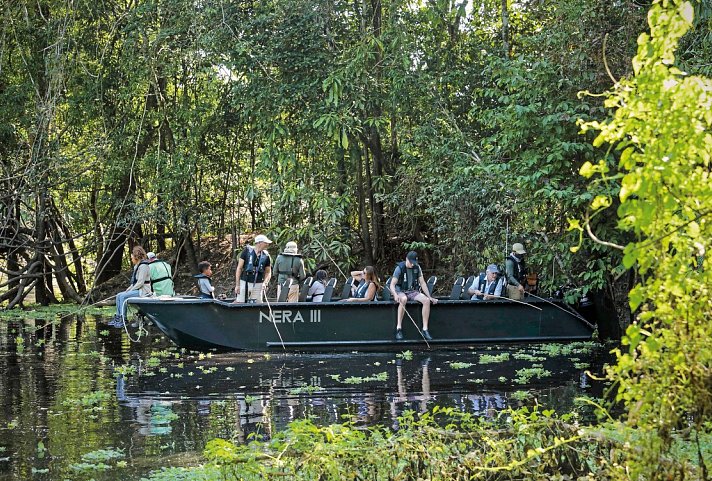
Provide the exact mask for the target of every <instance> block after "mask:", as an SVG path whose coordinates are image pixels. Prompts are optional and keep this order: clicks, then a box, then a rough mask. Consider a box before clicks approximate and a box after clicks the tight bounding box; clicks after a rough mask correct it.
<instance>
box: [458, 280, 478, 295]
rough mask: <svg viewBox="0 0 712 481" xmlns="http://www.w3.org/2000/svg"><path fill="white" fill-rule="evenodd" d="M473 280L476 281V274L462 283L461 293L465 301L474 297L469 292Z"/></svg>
mask: <svg viewBox="0 0 712 481" xmlns="http://www.w3.org/2000/svg"><path fill="white" fill-rule="evenodd" d="M473 282H475V276H470V277H468V278H467V280H466V281H465V283H464V284H463V285H462V294H461V295H460V299H462V300H463V301H468V300H470V298H471V297H472V295H471V294H469V293H468V292H467V290H468V289H469V288H470V286H471V285H472V283H473Z"/></svg>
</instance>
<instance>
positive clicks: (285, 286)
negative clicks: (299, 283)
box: [277, 277, 292, 302]
mask: <svg viewBox="0 0 712 481" xmlns="http://www.w3.org/2000/svg"><path fill="white" fill-rule="evenodd" d="M290 287H292V278H291V277H287V278H286V279H285V280H284V282H282V284H281V285H280V287H279V288H280V291H279V297H278V298H277V302H287V296H288V295H289V288H290Z"/></svg>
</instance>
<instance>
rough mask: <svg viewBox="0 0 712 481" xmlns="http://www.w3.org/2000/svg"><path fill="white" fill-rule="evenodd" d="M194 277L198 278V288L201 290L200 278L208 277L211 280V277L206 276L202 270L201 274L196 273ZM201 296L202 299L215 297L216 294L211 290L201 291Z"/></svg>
mask: <svg viewBox="0 0 712 481" xmlns="http://www.w3.org/2000/svg"><path fill="white" fill-rule="evenodd" d="M193 277H195V278H196V279H197V280H198V290H199V291H200V279H207V280H208V282H210V277H209V276H206V275H205V274H203V273H202V272H201V273H200V274H194V275H193ZM200 297H201V299H215V295H213V293H212V292H211V293H210V294H208V293H207V292H203V291H200Z"/></svg>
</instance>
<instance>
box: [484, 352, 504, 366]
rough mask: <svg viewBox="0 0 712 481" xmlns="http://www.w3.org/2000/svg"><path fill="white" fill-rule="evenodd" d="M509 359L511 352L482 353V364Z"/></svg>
mask: <svg viewBox="0 0 712 481" xmlns="http://www.w3.org/2000/svg"><path fill="white" fill-rule="evenodd" d="M505 361H509V353H508V352H503V353H501V354H481V355H480V361H479V363H480V364H496V363H499V362H505Z"/></svg>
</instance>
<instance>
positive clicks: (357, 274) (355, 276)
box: [349, 269, 364, 297]
mask: <svg viewBox="0 0 712 481" xmlns="http://www.w3.org/2000/svg"><path fill="white" fill-rule="evenodd" d="M363 282H364V278H363V269H359V270H357V271H351V294H350V295H349V297H353V296H355V295H356V290H357V289H358V287H359V286H360V285H361V284H363Z"/></svg>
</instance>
